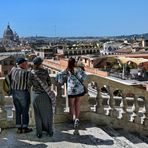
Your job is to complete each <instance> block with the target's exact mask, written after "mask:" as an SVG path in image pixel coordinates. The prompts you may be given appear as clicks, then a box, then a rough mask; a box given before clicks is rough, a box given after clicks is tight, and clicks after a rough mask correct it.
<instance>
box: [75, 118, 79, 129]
mask: <svg viewBox="0 0 148 148" xmlns="http://www.w3.org/2000/svg"><path fill="white" fill-rule="evenodd" d="M78 126H79V119H75V121H74V128H76V127H78Z"/></svg>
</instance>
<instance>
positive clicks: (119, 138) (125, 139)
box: [103, 127, 148, 148]
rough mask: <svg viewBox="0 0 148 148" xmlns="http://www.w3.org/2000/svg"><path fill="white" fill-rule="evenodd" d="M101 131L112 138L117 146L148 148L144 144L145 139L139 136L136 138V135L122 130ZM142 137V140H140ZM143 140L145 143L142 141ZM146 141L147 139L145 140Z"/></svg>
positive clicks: (107, 128)
mask: <svg viewBox="0 0 148 148" xmlns="http://www.w3.org/2000/svg"><path fill="white" fill-rule="evenodd" d="M103 129H104V130H105V131H106V132H107V133H108V134H109V135H110V136H112V137H113V138H114V140H115V141H116V142H117V145H118V144H119V146H121V147H122V146H123V147H127V148H131V147H134V148H148V144H147V142H146V139H147V138H146V137H144V136H141V138H140V136H139V137H138V136H137V135H136V134H131V133H129V132H127V131H125V130H122V129H116V130H115V129H113V128H110V127H103ZM142 137H143V140H142ZM144 138H145V141H144ZM147 140H148V139H147Z"/></svg>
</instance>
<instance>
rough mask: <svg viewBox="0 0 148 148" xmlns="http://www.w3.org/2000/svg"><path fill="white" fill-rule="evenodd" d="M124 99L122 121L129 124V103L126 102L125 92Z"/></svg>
mask: <svg viewBox="0 0 148 148" xmlns="http://www.w3.org/2000/svg"><path fill="white" fill-rule="evenodd" d="M122 98H123V113H122V119H123V120H124V121H125V122H127V121H128V113H127V102H126V95H125V92H124V91H123V94H122Z"/></svg>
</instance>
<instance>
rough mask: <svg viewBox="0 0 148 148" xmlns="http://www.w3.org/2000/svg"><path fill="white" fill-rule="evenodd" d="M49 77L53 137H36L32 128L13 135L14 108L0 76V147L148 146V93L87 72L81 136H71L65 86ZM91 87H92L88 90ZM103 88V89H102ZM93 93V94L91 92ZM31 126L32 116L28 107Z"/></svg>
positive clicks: (71, 127)
mask: <svg viewBox="0 0 148 148" xmlns="http://www.w3.org/2000/svg"><path fill="white" fill-rule="evenodd" d="M51 78H52V84H53V86H52V89H53V90H55V92H57V103H56V104H57V106H56V111H55V116H54V136H53V137H47V136H46V135H45V134H44V135H43V138H41V139H38V138H37V137H36V136H35V129H34V130H33V132H31V133H28V134H16V129H15V128H14V127H15V116H14V115H15V110H14V108H13V103H12V99H11V98H10V97H6V96H4V94H3V93H2V81H3V79H0V88H1V89H0V90H1V91H0V94H1V95H0V128H1V129H2V132H1V133H0V146H1V147H2V148H11V147H12V148H17V147H18V148H19V147H27V148H28V147H30V148H31V147H39V148H44V147H53V148H56V147H57V148H58V147H59V148H61V147H64V148H66V147H67V148H69V147H73V148H81V147H83V148H87V147H89V148H90V147H99V148H101V147H102V148H109V147H111V148H113V147H114V148H123V147H126V148H147V147H148V137H147V136H148V92H147V91H145V90H143V89H140V88H138V87H137V86H134V85H127V84H124V83H120V82H118V81H114V80H112V79H106V78H103V77H99V76H96V75H88V79H87V80H86V81H85V86H86V87H88V90H89V92H88V94H86V95H85V96H84V98H83V100H82V106H81V115H80V119H81V122H80V123H81V124H80V127H79V133H80V135H74V134H73V132H74V129H73V125H72V124H70V123H69V120H70V118H69V114H68V110H67V108H68V106H67V104H68V103H67V97H66V95H65V94H66V92H65V88H64V87H61V86H59V85H58V84H57V83H56V82H55V78H54V75H52V76H51ZM90 88H91V89H90ZM104 88H106V90H105V89H104ZM94 92H95V94H96V96H95V95H94V96H92V95H91V94H94ZM30 126H31V127H33V128H35V126H34V115H33V111H32V108H30Z"/></svg>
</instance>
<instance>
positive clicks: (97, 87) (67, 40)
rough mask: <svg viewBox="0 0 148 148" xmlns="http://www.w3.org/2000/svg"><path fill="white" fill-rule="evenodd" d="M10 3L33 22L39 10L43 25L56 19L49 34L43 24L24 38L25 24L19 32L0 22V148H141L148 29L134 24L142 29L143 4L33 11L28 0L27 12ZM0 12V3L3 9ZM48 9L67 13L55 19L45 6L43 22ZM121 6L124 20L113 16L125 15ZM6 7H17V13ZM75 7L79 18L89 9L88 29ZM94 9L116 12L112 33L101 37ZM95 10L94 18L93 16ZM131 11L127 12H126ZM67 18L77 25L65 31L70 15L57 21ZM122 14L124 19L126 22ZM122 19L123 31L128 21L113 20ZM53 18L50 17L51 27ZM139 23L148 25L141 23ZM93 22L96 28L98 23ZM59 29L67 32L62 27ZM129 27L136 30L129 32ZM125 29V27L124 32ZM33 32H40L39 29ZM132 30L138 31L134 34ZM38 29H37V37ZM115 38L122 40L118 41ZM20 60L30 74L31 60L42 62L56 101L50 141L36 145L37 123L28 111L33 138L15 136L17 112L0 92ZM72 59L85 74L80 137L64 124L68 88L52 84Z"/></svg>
mask: <svg viewBox="0 0 148 148" xmlns="http://www.w3.org/2000/svg"><path fill="white" fill-rule="evenodd" d="M7 1H8V0H7ZM16 1H17V0H15V2H14V3H15V4H17V5H18V6H19V7H20V8H19V9H18V8H17V7H16V8H17V9H18V10H19V11H20V9H22V12H23V11H24V12H27V11H26V9H25V10H24V9H23V8H24V7H23V6H24V5H26V6H28V11H30V12H32V15H31V14H30V15H31V16H34V17H36V19H38V17H37V16H38V15H39V14H38V15H37V14H36V15H34V14H35V13H37V10H36V9H37V8H38V9H40V10H42V11H44V15H45V16H42V19H43V21H45V20H44V18H48V16H50V17H49V18H50V19H51V22H52V21H53V20H54V19H55V18H58V21H60V22H58V21H57V20H56V21H55V20H54V21H55V22H56V23H55V22H54V23H51V24H50V25H49V24H48V25H49V26H50V27H49V28H50V29H49V28H48V30H47V26H46V24H45V28H44V27H43V26H42V27H41V26H38V25H37V26H35V27H34V28H31V27H30V28H29V30H30V33H29V32H28V30H27V31H26V30H25V29H24V30H23V29H22V30H21V28H23V27H25V25H26V23H25V25H24V26H23V25H22V26H21V25H20V26H19V25H18V24H19V23H18V22H17V21H16V22H15V21H12V20H13V19H10V20H7V22H6V21H5V22H4V23H5V24H3V25H1V26H0V34H1V36H0V87H1V90H0V143H1V146H2V147H30V148H31V147H34V146H37V147H40V148H42V147H43V148H44V147H67V148H68V147H72V148H75V147H78V148H79V147H80V148H81V147H100V148H101V147H106V148H110V147H115V148H117V147H119V148H120V147H121V148H122V147H129V148H140V147H143V148H147V147H148V30H147V28H146V27H145V26H147V25H148V24H147V23H148V22H147V21H145V22H144V21H143V23H145V25H143V24H142V23H141V24H140V23H139V22H140V21H141V18H139V15H141V13H142V14H143V17H144V16H145V14H146V13H147V12H146V11H147V10H146V9H145V8H146V7H145V5H146V4H147V2H146V1H145V0H142V1H141V2H139V1H138V0H135V5H134V2H128V1H127V0H125V2H124V3H123V2H121V3H119V2H118V1H116V0H112V2H113V3H111V2H109V4H108V3H107V2H106V0H105V2H100V3H98V2H97V1H96V0H95V1H94V4H92V2H91V3H90V1H89V0H86V4H84V2H85V1H84V0H82V1H81V2H80V4H79V6H77V4H78V1H77V0H76V2H75V1H73V0H72V1H71V3H69V2H66V0H64V1H63V3H62V2H59V3H56V2H53V1H52V0H51V1H50V3H49V1H48V0H45V2H44V3H43V2H39V1H37V4H35V1H34V0H33V1H32V2H31V3H30V6H29V5H28V3H25V2H22V3H20V2H18V3H16ZM27 2H28V0H27ZM2 4H3V5H6V4H5V2H2ZM47 4H51V5H52V7H53V8H54V9H55V8H58V9H59V10H63V7H61V5H63V6H65V7H67V10H63V11H62V12H61V16H60V17H59V13H60V12H59V10H57V12H55V10H54V9H53V8H52V7H51V6H49V5H48V7H49V8H50V9H52V12H53V13H52V14H49V12H50V11H51V10H48V7H47ZM120 5H123V7H124V10H125V11H124V13H122V12H121V14H117V12H120V10H119V8H121V10H123V8H122V7H120ZM133 5H134V6H135V7H134V8H135V9H136V8H137V9H138V8H139V7H140V6H141V7H142V6H143V9H142V10H141V11H140V10H139V13H137V11H136V10H137V9H136V10H135V9H134V8H133V7H132V6H133ZM138 5H139V7H138ZM12 6H14V7H15V5H12ZM33 6H35V7H36V9H35V8H33ZM72 6H73V8H74V7H76V6H77V11H78V12H75V14H73V12H71V11H70V10H71V7H72ZM81 6H84V12H85V13H87V11H88V10H89V11H90V9H91V10H92V8H90V7H94V10H92V12H90V13H87V15H88V19H90V20H91V21H92V22H90V23H89V21H88V20H87V21H86V19H87V16H85V15H84V13H83V12H82V10H81V8H82V7H81ZM89 6H90V7H89ZM99 6H100V7H101V6H106V9H107V8H110V7H111V6H112V8H116V9H115V10H114V9H112V11H113V12H112V14H114V13H115V14H116V15H117V16H116V15H115V14H114V15H113V16H114V17H113V18H112V21H114V24H115V26H113V27H111V29H110V32H109V30H108V29H106V30H104V31H103V30H102V29H101V26H100V22H101V20H100V19H98V17H100V18H101V15H100V14H98V13H99V12H100V11H103V10H104V9H102V8H100V7H99ZM126 6H127V8H126ZM42 7H43V8H42ZM87 8H90V9H87ZM99 8H100V10H98V9H99ZM103 8H105V7H103ZM128 8H129V9H128ZM130 8H133V9H132V10H131V9H130ZM10 9H11V8H10ZM139 9H140V8H139ZM11 10H12V9H11ZM31 10H32V11H31ZM95 10H96V11H95ZM2 11H3V12H4V11H5V10H4V9H3V10H0V13H2ZM34 11H35V12H34ZM67 11H69V14H70V15H71V17H73V19H74V21H76V18H75V17H77V19H78V22H77V23H75V22H73V24H71V22H72V18H71V17H70V16H69V15H68V16H64V17H63V15H65V14H67V13H68V12H67ZM127 11H129V12H130V13H129V16H128V13H127ZM80 12H81V13H80ZM96 12H97V13H96ZM132 12H133V13H132ZM13 13H17V11H16V10H14V12H13ZM104 13H105V12H102V15H103V16H104V18H107V19H108V21H107V22H108V23H109V22H110V21H111V19H110V18H109V17H110V16H111V14H109V12H108V11H107V14H104ZM41 14H42V12H41ZM89 14H90V15H89ZM123 14H126V17H127V19H129V24H128V20H126V23H123V21H121V19H120V18H119V16H121V17H123V18H124V17H125V16H123ZM5 15H6V14H5ZM10 15H11V14H10ZM19 15H20V14H18V18H19ZM30 15H29V16H28V20H29V21H28V26H29V25H30V24H29V23H30V22H31V18H30ZM52 15H55V18H54V19H53V18H52V17H53V16H52ZM78 15H80V16H78ZM118 15H119V16H118ZM22 16H23V18H24V20H25V16H24V14H22ZM90 16H91V17H90ZM95 16H97V17H95ZM107 16H109V17H107ZM115 16H116V17H117V18H118V20H119V21H118V23H115ZM134 16H136V19H135V20H136V21H137V20H138V19H139V21H137V22H138V23H137V24H136V22H134V21H135V20H134ZM6 17H7V15H6ZM79 17H81V18H79ZM82 17H84V23H87V24H86V26H81V25H84V24H83V23H82V22H81V21H82V20H81V19H82ZM128 17H129V18H128ZM67 18H68V19H69V21H71V22H70V23H69V24H70V25H71V28H70V27H69V26H68V24H66V23H67ZM144 18H145V19H146V17H144ZM33 19H34V18H33ZM40 19H41V18H40ZM40 19H39V21H40ZM42 19H41V20H42ZM52 19H53V20H52ZM94 19H96V22H94ZM131 19H132V21H131ZM3 20H4V19H3ZM14 20H15V17H14ZM98 20H99V21H100V22H99V23H98ZM34 21H35V22H34V23H36V20H34ZM64 21H65V26H66V27H67V28H68V29H66V27H65V28H64V27H63V26H62V25H63V23H64ZM120 21H121V24H122V23H123V24H122V25H123V26H122V25H121V24H120ZM61 22H62V23H61ZM102 22H104V23H105V24H104V26H105V27H106V28H108V27H107V26H106V25H108V24H106V23H107V22H105V20H103V19H102ZM131 22H134V23H133V24H132V25H131V24H130V23H131ZM141 22H142V21H141ZM17 23H18V24H17ZM58 23H59V24H58ZM93 23H94V24H93ZM95 23H96V24H95ZM80 24H81V25H80ZM92 24H93V25H94V26H93V25H92ZM117 24H119V28H117V26H116V25H117ZM127 24H128V25H129V26H127V28H124V26H126V25H127ZM134 24H135V25H134ZM39 25H41V24H40V22H39ZM77 25H78V26H77ZM79 25H80V26H79ZM89 25H92V27H91V28H89ZM97 25H98V26H99V27H100V34H99V28H97V29H96V26H97ZM110 25H112V22H110ZM138 25H139V26H140V27H137V28H136V26H138ZM2 26H3V27H2ZM51 26H52V27H51ZM142 26H144V27H142ZM17 27H18V29H17ZM26 27H27V25H26ZM36 27H38V28H36ZM62 27H63V28H62ZM75 27H76V28H77V29H78V31H77V30H76V28H75ZM105 27H104V28H105ZM121 27H123V28H121ZM14 28H15V29H14ZM39 28H42V29H40V30H38V29H39ZM43 28H44V29H43ZM61 28H62V29H61ZM93 28H94V29H93ZM102 28H103V27H102ZM129 28H130V29H129ZM60 29H61V30H60ZM64 29H65V32H64ZM122 29H123V30H122ZM136 29H137V30H136ZM138 29H139V30H138ZM115 30H116V31H115ZM119 30H120V32H119V33H118V31H119ZM21 31H22V32H21ZM35 31H36V33H35ZM50 31H51V32H50ZM87 31H88V32H87ZM107 31H108V34H107ZM122 31H123V32H122ZM49 32H50V33H49ZM19 57H22V58H24V59H25V60H27V61H28V63H29V66H30V67H31V66H32V65H33V59H34V58H35V57H41V58H42V59H43V63H42V66H43V68H44V69H46V70H48V72H49V75H50V77H51V84H52V85H51V89H52V90H53V91H54V92H55V94H56V108H55V113H54V133H55V134H54V135H53V137H45V136H43V137H42V140H41V139H37V138H36V137H35V136H34V135H35V132H34V131H35V130H34V128H35V127H34V125H35V121H34V112H33V108H32V107H31V108H30V111H29V116H30V123H29V125H30V126H31V127H33V132H32V133H26V134H20V135H19V134H17V133H16V132H15V114H16V112H15V107H14V105H13V101H12V96H9V95H8V94H6V93H5V92H4V90H3V85H4V79H5V77H6V76H7V75H8V73H10V71H11V69H12V68H13V67H15V66H16V59H17V58H19ZM71 57H72V58H74V59H75V60H76V61H77V62H78V63H79V62H80V63H81V64H82V65H83V66H84V69H85V72H86V74H87V79H86V80H85V81H84V85H85V87H86V88H87V91H88V92H87V93H86V94H85V95H84V96H83V100H82V107H81V114H80V117H81V120H80V121H81V122H80V127H79V129H78V130H79V135H75V134H74V131H73V130H74V129H73V127H72V126H71V124H69V104H68V95H67V88H66V87H67V86H66V84H63V85H62V86H61V85H59V84H58V83H57V81H56V75H57V74H58V73H59V72H61V71H63V70H64V69H66V68H67V65H68V60H69V58H71Z"/></svg>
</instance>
